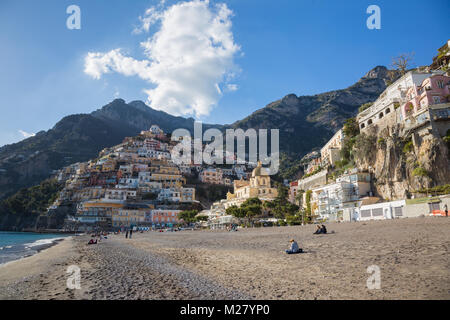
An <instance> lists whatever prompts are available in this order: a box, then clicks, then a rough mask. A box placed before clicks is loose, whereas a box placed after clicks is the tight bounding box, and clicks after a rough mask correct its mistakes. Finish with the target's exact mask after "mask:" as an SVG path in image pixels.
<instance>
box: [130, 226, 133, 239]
mask: <svg viewBox="0 0 450 320" xmlns="http://www.w3.org/2000/svg"><path fill="white" fill-rule="evenodd" d="M132 235H133V228H130V239H131V236H132Z"/></svg>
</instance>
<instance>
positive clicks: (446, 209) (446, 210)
mask: <svg viewBox="0 0 450 320" xmlns="http://www.w3.org/2000/svg"><path fill="white" fill-rule="evenodd" d="M444 211H445V216H446V217H448V207H447V204H445V205H444Z"/></svg>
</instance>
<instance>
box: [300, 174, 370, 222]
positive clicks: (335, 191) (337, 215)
mask: <svg viewBox="0 0 450 320" xmlns="http://www.w3.org/2000/svg"><path fill="white" fill-rule="evenodd" d="M311 191H312V194H311V208H312V211H313V214H314V215H315V216H317V217H318V218H319V219H326V220H328V221H335V220H347V217H346V216H347V215H350V213H349V214H346V212H351V213H352V212H353V211H354V210H355V209H356V208H358V207H359V206H360V205H361V202H362V198H364V197H369V196H371V192H370V191H371V189H370V174H369V173H350V174H347V175H344V176H342V177H340V178H338V179H337V180H336V182H335V183H330V184H327V185H323V186H320V187H317V188H314V189H312V190H311ZM305 197H306V194H305V195H304V202H303V203H304V204H305V203H306V201H305V200H306V199H305Z"/></svg>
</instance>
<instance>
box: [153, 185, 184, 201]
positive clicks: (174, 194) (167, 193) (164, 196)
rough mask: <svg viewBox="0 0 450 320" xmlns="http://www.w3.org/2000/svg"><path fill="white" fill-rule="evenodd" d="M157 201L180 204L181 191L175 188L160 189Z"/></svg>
mask: <svg viewBox="0 0 450 320" xmlns="http://www.w3.org/2000/svg"><path fill="white" fill-rule="evenodd" d="M158 200H159V201H170V202H180V201H181V191H180V190H179V189H175V188H165V189H161V191H160V192H159V194H158Z"/></svg>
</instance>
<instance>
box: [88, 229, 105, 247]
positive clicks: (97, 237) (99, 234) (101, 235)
mask: <svg viewBox="0 0 450 320" xmlns="http://www.w3.org/2000/svg"><path fill="white" fill-rule="evenodd" d="M108 234H109V233H108V232H105V231H96V232H95V233H93V234H92V235H91V240H89V242H88V244H97V243H98V242H100V241H101V240H102V239H108Z"/></svg>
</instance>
